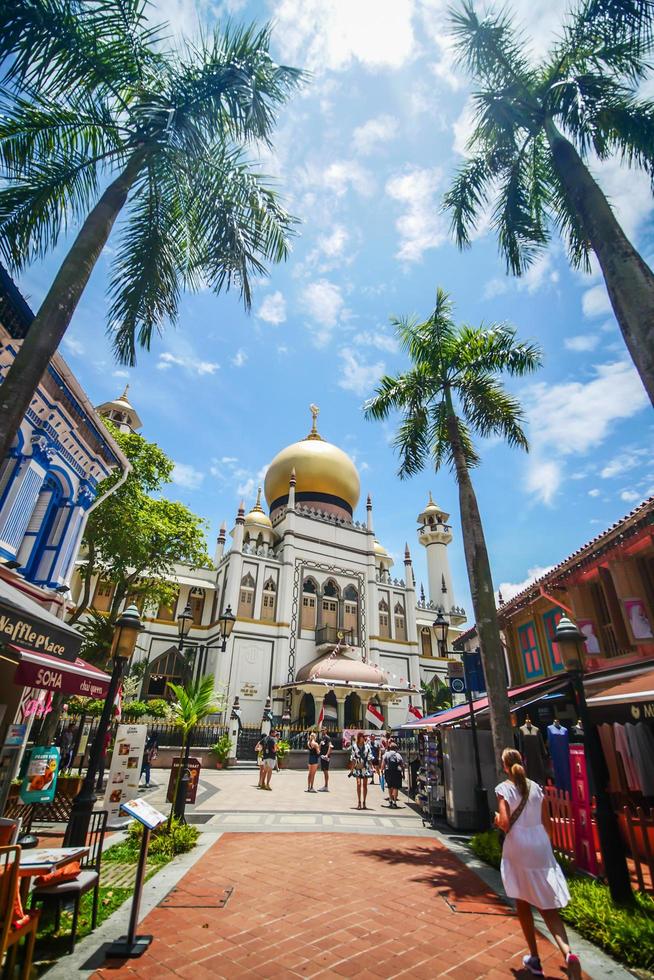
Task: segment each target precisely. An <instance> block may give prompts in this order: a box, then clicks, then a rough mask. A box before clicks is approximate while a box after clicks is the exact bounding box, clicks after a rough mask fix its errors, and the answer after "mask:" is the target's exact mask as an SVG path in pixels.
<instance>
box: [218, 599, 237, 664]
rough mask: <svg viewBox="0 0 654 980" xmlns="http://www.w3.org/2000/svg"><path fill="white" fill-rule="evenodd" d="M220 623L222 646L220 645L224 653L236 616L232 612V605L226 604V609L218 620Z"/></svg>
mask: <svg viewBox="0 0 654 980" xmlns="http://www.w3.org/2000/svg"><path fill="white" fill-rule="evenodd" d="M218 622H219V624H220V634H221V636H222V640H223V642H222V646H221V647H220V649H221V652H222V653H224V652H225V650H226V649H227V640H228V639H229V638H230V636H231V635H232V630H233V629H234V623H235V622H236V616H235V615H234V613H233V612H232V607H231V606H227V609H226V610H225V612H224V613H223V614H222V616H221V617H220V619H219V620H218Z"/></svg>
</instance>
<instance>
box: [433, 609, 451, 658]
mask: <svg viewBox="0 0 654 980" xmlns="http://www.w3.org/2000/svg"><path fill="white" fill-rule="evenodd" d="M449 628H450V624H449V623H448V621H447V620H446V619H445V616H444V615H443V613H442V612H441V611H440V610H439V612H438V616H437V617H436V619H435V620H434V629H435V630H436V635H437V639H438V649H439V651H440V654H441V656H442V657H447V634H448V630H449Z"/></svg>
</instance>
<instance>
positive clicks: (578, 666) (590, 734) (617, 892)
mask: <svg viewBox="0 0 654 980" xmlns="http://www.w3.org/2000/svg"><path fill="white" fill-rule="evenodd" d="M555 639H556V642H557V644H559V645H560V648H561V654H562V657H563V662H564V663H565V668H566V671H567V674H568V677H569V678H570V684H571V687H572V691H573V695H574V699H575V706H576V708H577V716H578V718H579V720H580V721H581V724H582V727H583V730H584V749H585V752H586V758H587V759H588V762H589V764H590V771H591V773H592V775H593V781H594V783H595V801H596V807H595V818H596V820H597V833H598V835H599V840H600V847H601V848H602V854H603V855H604V868H605V872H606V879H607V882H608V885H609V890H610V892H611V897H612V899H613V901H614V902H616V903H617V904H619V905H628V904H631V903H632V902H633V892H632V890H631V881H630V878H629V870H628V868H627V860H626V857H625V852H624V847H623V844H622V835H621V833H620V826H619V824H618V818H617V816H616V814H615V811H614V809H613V807H612V806H611V799H610V797H609V794H608V792H607V789H606V787H607V784H608V780H609V773H608V769H607V766H606V760H605V758H604V753H603V751H602V746H601V742H600V739H599V734H598V732H597V728H596V727H595V723H594V721H592V719H591V717H590V712H589V710H588V705H587V703H586V692H585V691H584V679H583V675H584V660H583V655H582V644H583V643H584V641H585V637H584V634H583V633H582V632H581V630H580V629H579V627H578V626H577V624H576V623H573V621H572V620H571V619H569V618H568V617H567V616H561V619H560V620H559V624H558V626H557V627H556V631H555Z"/></svg>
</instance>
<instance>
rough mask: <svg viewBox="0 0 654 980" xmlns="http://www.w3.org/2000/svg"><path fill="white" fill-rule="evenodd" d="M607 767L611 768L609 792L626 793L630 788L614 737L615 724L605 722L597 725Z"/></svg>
mask: <svg viewBox="0 0 654 980" xmlns="http://www.w3.org/2000/svg"><path fill="white" fill-rule="evenodd" d="M597 731H598V733H599V737H600V741H601V743H602V750H603V752H604V758H605V759H606V768H607V769H608V770H609V786H608V789H609V793H626V792H627V790H628V786H627V779H626V776H625V772H624V767H623V765H622V759H621V758H620V756H619V755H618V753H617V752H616V750H615V739H614V737H613V725H609V724H608V722H605V723H604V724H603V725H598V726H597Z"/></svg>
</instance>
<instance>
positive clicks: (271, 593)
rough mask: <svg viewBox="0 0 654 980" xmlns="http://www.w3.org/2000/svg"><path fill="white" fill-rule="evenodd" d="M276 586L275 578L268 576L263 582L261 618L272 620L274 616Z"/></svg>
mask: <svg viewBox="0 0 654 980" xmlns="http://www.w3.org/2000/svg"><path fill="white" fill-rule="evenodd" d="M276 591H277V586H276V585H275V580H274V578H273V577H272V575H271V576H270V578H268V579H266V581H265V582H264V583H263V595H262V597H261V618H262V619H270V620H274V618H275V598H276V595H275V593H276Z"/></svg>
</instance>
